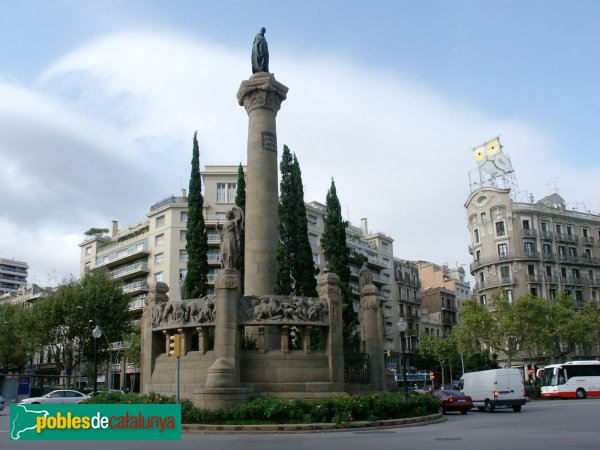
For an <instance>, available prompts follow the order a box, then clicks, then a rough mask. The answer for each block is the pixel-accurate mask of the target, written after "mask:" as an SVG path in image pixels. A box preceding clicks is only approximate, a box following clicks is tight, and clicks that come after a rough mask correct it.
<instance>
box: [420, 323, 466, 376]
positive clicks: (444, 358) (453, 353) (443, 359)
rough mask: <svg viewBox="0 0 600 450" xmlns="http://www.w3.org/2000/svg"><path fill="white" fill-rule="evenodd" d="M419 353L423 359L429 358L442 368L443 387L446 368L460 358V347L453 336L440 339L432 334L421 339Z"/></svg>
mask: <svg viewBox="0 0 600 450" xmlns="http://www.w3.org/2000/svg"><path fill="white" fill-rule="evenodd" d="M418 352H419V354H420V356H421V357H426V356H429V357H430V358H432V359H433V360H434V361H435V362H436V363H437V364H438V365H439V367H440V371H441V373H442V386H443V385H444V384H445V383H446V381H445V380H446V378H445V376H446V375H445V372H446V370H445V369H446V368H447V367H449V366H450V365H451V363H452V360H456V359H457V356H458V347H457V344H456V341H455V340H454V338H453V337H452V335H450V336H448V337H446V338H439V337H436V336H434V335H432V334H426V335H424V336H421V337H420V338H419V349H418Z"/></svg>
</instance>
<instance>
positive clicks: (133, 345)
mask: <svg viewBox="0 0 600 450" xmlns="http://www.w3.org/2000/svg"><path fill="white" fill-rule="evenodd" d="M126 341H127V343H128V347H127V348H126V349H125V355H124V356H125V358H127V362H128V363H129V364H133V365H135V366H136V367H139V365H140V362H141V359H142V327H140V326H139V325H138V324H135V325H132V326H131V332H130V333H129V334H128V335H127V337H126Z"/></svg>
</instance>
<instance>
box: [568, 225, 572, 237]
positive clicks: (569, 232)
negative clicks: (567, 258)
mask: <svg viewBox="0 0 600 450" xmlns="http://www.w3.org/2000/svg"><path fill="white" fill-rule="evenodd" d="M567 236H573V227H572V226H571V225H567Z"/></svg>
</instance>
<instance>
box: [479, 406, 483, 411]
mask: <svg viewBox="0 0 600 450" xmlns="http://www.w3.org/2000/svg"><path fill="white" fill-rule="evenodd" d="M477 409H478V410H479V411H483V410H484V409H485V408H484V407H483V406H478V407H477Z"/></svg>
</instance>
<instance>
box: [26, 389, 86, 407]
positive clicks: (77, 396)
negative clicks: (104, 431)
mask: <svg viewBox="0 0 600 450" xmlns="http://www.w3.org/2000/svg"><path fill="white" fill-rule="evenodd" d="M88 398H90V396H89V395H86V394H82V393H81V392H78V391H73V390H70V389H59V390H57V391H52V392H49V393H47V394H46V395H42V396H41V397H31V398H26V399H23V400H21V403H26V404H30V405H33V404H42V405H52V404H61V403H81V402H83V401H85V400H87V399H88Z"/></svg>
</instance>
